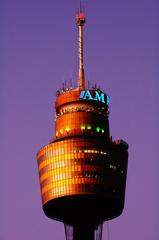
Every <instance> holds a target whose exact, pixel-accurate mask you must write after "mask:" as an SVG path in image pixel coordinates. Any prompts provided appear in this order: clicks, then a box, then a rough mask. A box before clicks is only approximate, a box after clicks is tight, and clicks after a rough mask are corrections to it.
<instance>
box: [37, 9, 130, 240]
mask: <svg viewBox="0 0 159 240" xmlns="http://www.w3.org/2000/svg"><path fill="white" fill-rule="evenodd" d="M76 23H77V26H78V30H79V38H78V53H79V72H78V86H77V88H67V89H64V90H62V91H58V94H57V98H56V102H55V111H56V120H55V136H54V139H53V141H52V142H51V143H50V144H48V145H46V146H44V147H43V148H41V149H40V150H39V152H38V153H37V161H38V170H39V179H40V187H41V196H42V205H43V210H44V212H45V214H46V215H47V216H48V217H50V218H52V219H56V220H58V221H62V222H64V223H65V230H66V239H68V238H69V236H68V235H69V234H70V232H71V237H72V239H74V240H75V239H76V240H78V239H83V238H84V237H85V238H86V239H90V240H93V239H95V234H96V233H95V232H96V230H98V231H97V235H101V231H102V223H103V221H106V220H109V219H112V218H115V217H117V216H119V215H120V214H121V213H122V211H123V208H124V197H125V185H126V174H127V160H128V144H127V143H126V142H124V141H123V140H117V141H113V140H112V137H110V133H109V119H108V117H109V96H108V95H107V94H106V93H104V92H103V91H101V90H100V89H99V88H96V87H93V88H89V89H88V88H86V86H85V76H84V64H83V26H84V24H85V14H84V13H83V12H82V11H81V10H80V12H79V14H78V15H77V17H76ZM79 232H80V233H79ZM97 235H96V236H97ZM69 239H70V238H69Z"/></svg>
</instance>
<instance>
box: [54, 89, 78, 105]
mask: <svg viewBox="0 0 159 240" xmlns="http://www.w3.org/2000/svg"><path fill="white" fill-rule="evenodd" d="M80 92H81V90H79V89H74V90H72V91H67V92H63V93H61V94H60V95H59V96H58V97H57V100H56V103H55V107H56V108H58V107H59V106H61V105H63V104H66V103H70V102H74V101H79V96H80Z"/></svg>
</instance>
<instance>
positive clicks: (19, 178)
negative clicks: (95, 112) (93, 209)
mask: <svg viewBox="0 0 159 240" xmlns="http://www.w3.org/2000/svg"><path fill="white" fill-rule="evenodd" d="M83 2H84V4H85V9H86V16H87V24H86V26H85V31H84V63H85V72H86V79H87V80H89V81H91V82H93V83H95V82H96V83H97V84H99V85H100V87H101V89H102V90H104V91H106V92H107V93H108V94H109V95H110V97H111V103H110V131H111V135H112V136H113V138H114V139H116V138H123V139H125V140H126V141H127V142H128V143H129V166H128V178H127V188H126V200H125V209H124V212H123V215H122V216H120V217H119V218H117V219H115V220H112V221H110V222H109V227H110V239H111V240H134V239H136V240H158V239H159V206H158V203H159V184H158V183H159V163H158V162H159V145H158V137H159V81H158V78H159V67H158V65H159V45H158V43H159V29H158V26H159V14H158V9H159V1H157V0H156V1H155V0H133V1H130V0H120V1H119V0H100V1H97V0H85V1H83ZM78 6H79V1H78V0H1V1H0V155H1V174H0V189H1V197H0V239H1V240H9V239H13V240H28V239H29V240H37V239H38V240H44V239H45V240H51V239H57V240H64V228H63V224H62V223H58V222H55V221H52V220H50V219H48V218H47V217H45V216H44V214H43V211H42V208H41V199H40V188H39V179H38V172H37V163H36V152H37V151H38V149H39V148H40V147H41V146H43V145H45V144H48V143H49V141H50V140H51V139H52V137H53V132H54V100H55V93H56V90H57V89H59V88H60V87H61V86H62V82H64V81H66V80H68V81H69V80H70V79H73V80H74V81H76V78H77V68H78V61H77V27H76V25H75V14H76V12H77V9H78ZM104 239H105V240H106V239H107V225H106V224H104V231H103V240H104Z"/></svg>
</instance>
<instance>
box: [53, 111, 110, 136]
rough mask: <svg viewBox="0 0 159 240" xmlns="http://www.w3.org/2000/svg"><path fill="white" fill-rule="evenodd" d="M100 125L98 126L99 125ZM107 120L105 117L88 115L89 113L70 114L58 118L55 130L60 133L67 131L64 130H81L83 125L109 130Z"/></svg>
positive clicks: (93, 114)
mask: <svg viewBox="0 0 159 240" xmlns="http://www.w3.org/2000/svg"><path fill="white" fill-rule="evenodd" d="M97 123H98V124H97ZM106 123H107V122H106V119H105V117H104V116H103V115H99V114H95V113H92V112H90V113H87V112H73V113H69V114H64V115H62V116H60V117H59V118H57V120H56V123H55V129H56V130H57V129H58V131H59V132H60V130H63V131H64V130H65V129H64V128H67V127H68V128H69V129H70V130H71V129H76V130H77V129H80V128H81V125H83V124H89V125H91V126H92V127H94V128H95V127H96V126H97V125H99V127H102V128H104V129H106V128H107V125H106Z"/></svg>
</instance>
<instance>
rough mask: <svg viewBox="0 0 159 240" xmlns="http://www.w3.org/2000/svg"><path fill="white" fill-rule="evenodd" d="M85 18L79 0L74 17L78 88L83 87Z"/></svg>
mask: <svg viewBox="0 0 159 240" xmlns="http://www.w3.org/2000/svg"><path fill="white" fill-rule="evenodd" d="M85 21H86V18H85V14H84V12H83V11H82V2H81V1H80V11H79V14H78V15H77V17H76V23H77V26H78V56H79V69H78V87H79V88H80V89H84V88H85V76H84V64H83V26H84V24H85Z"/></svg>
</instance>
